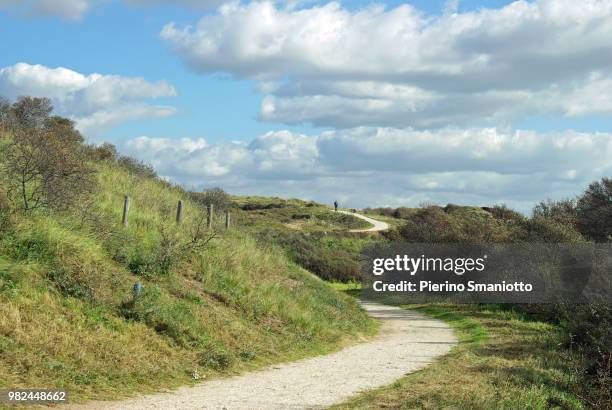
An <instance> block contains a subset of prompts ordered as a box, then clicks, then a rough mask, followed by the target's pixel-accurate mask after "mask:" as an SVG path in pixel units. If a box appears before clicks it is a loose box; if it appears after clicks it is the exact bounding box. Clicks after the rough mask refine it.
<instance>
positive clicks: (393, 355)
mask: <svg viewBox="0 0 612 410" xmlns="http://www.w3.org/2000/svg"><path fill="white" fill-rule="evenodd" d="M363 306H364V308H365V309H366V310H367V311H368V312H369V314H370V315H371V316H373V317H375V318H378V319H380V320H381V321H382V328H381V330H380V333H379V335H378V336H377V337H376V338H375V339H373V340H371V341H368V342H365V343H360V344H357V345H354V346H351V347H347V348H345V349H343V350H341V351H339V352H336V353H332V354H328V355H325V356H319V357H314V358H311V359H304V360H300V361H297V362H291V363H285V364H280V365H276V366H272V367H269V368H267V369H264V370H260V371H255V372H251V373H246V374H243V375H240V376H235V377H231V378H227V379H219V380H211V381H209V382H205V383H202V384H200V385H198V386H194V387H182V388H179V389H177V390H175V391H172V392H169V393H159V394H154V395H150V396H143V397H137V398H133V399H128V400H124V401H119V402H93V403H89V404H87V405H85V406H78V407H74V408H75V409H77V408H78V409H87V410H91V409H117V410H119V409H121V410H131V409H134V410H141V409H164V410H166V409H168V410H169V409H228V410H230V409H249V410H252V409H312V408H321V407H326V406H329V405H332V404H335V403H341V402H343V401H345V400H346V399H348V398H350V397H351V396H353V395H355V394H357V393H359V392H361V391H363V390H367V389H372V388H376V387H381V386H386V385H388V384H391V383H393V382H394V381H395V380H396V379H398V378H400V377H401V376H403V375H404V374H406V373H411V372H414V371H416V370H419V369H421V368H423V367H425V366H427V365H428V364H429V363H431V362H432V361H433V360H435V359H436V358H437V357H439V356H442V355H444V354H446V353H447V352H448V351H449V350H450V349H451V347H452V346H453V345H454V344H455V343H457V339H456V338H455V336H454V334H453V331H452V330H451V329H450V328H449V327H448V326H447V325H446V324H444V323H443V322H440V321H438V320H435V319H430V318H428V317H426V316H424V315H422V314H421V313H418V312H415V311H410V310H404V309H399V308H396V307H391V306H386V305H380V304H376V303H363Z"/></svg>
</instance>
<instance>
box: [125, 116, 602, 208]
mask: <svg viewBox="0 0 612 410" xmlns="http://www.w3.org/2000/svg"><path fill="white" fill-rule="evenodd" d="M120 148H121V150H122V151H125V152H127V153H129V154H131V155H134V156H136V157H138V158H140V159H143V160H145V161H149V162H151V163H152V165H154V166H155V168H156V169H157V170H158V172H159V173H160V174H161V175H164V176H167V177H169V178H171V179H172V180H174V181H176V182H179V183H182V184H184V185H185V186H187V187H194V188H196V189H199V188H202V187H212V186H217V185H218V186H222V187H224V188H225V189H227V190H229V191H230V192H233V193H242V194H267V195H282V196H295V197H300V198H312V199H317V200H320V201H326V202H331V201H333V199H336V198H337V199H340V200H341V201H342V202H343V203H344V204H346V205H350V206H356V207H363V206H368V205H391V206H398V205H411V206H416V205H418V204H419V203H421V202H424V201H434V202H438V203H441V204H446V203H448V202H454V203H461V204H480V205H490V204H495V203H502V202H504V203H507V204H508V205H510V206H514V207H517V208H519V209H521V210H523V211H528V210H529V208H530V207H531V205H532V204H533V203H534V202H536V201H538V200H541V199H545V198H546V197H549V196H550V197H557V198H558V197H563V196H573V195H575V194H576V193H577V192H579V191H580V190H582V189H584V188H585V187H586V185H587V184H588V183H589V182H591V181H593V180H596V179H599V178H600V177H601V175H611V174H612V134H609V133H577V132H564V133H555V134H538V133H536V132H532V131H513V130H510V129H497V128H472V129H464V130H458V129H440V130H438V131H415V130H411V129H393V128H365V127H361V128H355V129H348V130H341V131H326V132H323V133H322V134H320V135H317V136H306V135H300V134H294V133H291V132H288V131H278V132H270V133H267V134H265V135H262V136H260V137H258V138H256V139H255V140H253V141H252V142H250V143H221V144H208V143H206V142H205V141H204V140H202V139H199V140H190V139H182V140H171V139H158V138H149V137H139V138H136V139H133V140H130V141H128V142H126V143H124V144H123V145H121V146H120Z"/></svg>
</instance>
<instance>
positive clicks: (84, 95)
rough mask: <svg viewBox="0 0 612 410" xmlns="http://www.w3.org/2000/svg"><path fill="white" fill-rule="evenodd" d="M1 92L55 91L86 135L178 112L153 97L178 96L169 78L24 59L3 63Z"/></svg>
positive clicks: (11, 94) (50, 94) (62, 106)
mask: <svg viewBox="0 0 612 410" xmlns="http://www.w3.org/2000/svg"><path fill="white" fill-rule="evenodd" d="M0 95H3V96H6V97H8V98H11V99H15V98H17V97H18V96H21V95H30V96H36V97H49V98H51V99H52V101H53V103H54V105H55V107H56V110H57V112H58V113H60V114H62V115H66V116H68V117H70V118H72V119H74V120H75V121H76V122H77V127H78V128H79V129H80V130H81V131H82V132H83V133H84V134H85V135H88V134H89V135H91V134H95V133H97V132H99V131H100V130H102V129H105V128H107V127H109V126H112V125H115V124H118V123H121V122H124V121H129V120H135V119H142V118H157V117H166V116H169V115H173V114H174V113H175V109H174V108H173V107H167V106H160V105H152V104H149V103H147V100H149V99H155V98H160V97H173V96H175V95H176V90H175V89H174V87H172V86H171V85H170V84H168V83H167V82H165V81H159V82H157V83H150V82H148V81H146V80H144V79H143V78H138V77H121V76H117V75H102V74H89V75H84V74H81V73H78V72H76V71H73V70H69V69H67V68H63V67H58V68H49V67H46V66H43V65H30V64H26V63H18V64H15V65H13V66H8V67H4V68H0Z"/></svg>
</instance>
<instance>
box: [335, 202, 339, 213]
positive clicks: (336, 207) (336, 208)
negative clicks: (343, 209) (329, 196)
mask: <svg viewBox="0 0 612 410" xmlns="http://www.w3.org/2000/svg"><path fill="white" fill-rule="evenodd" d="M334 211H336V212H338V201H334Z"/></svg>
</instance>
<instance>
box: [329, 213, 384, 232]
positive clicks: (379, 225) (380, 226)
mask: <svg viewBox="0 0 612 410" xmlns="http://www.w3.org/2000/svg"><path fill="white" fill-rule="evenodd" d="M338 212H340V213H343V214H347V215H353V216H354V217H355V218H359V219H363V220H364V221H367V222H369V223H371V224H372V225H374V226H373V227H371V228H366V229H351V230H350V231H349V232H378V231H386V230H387V229H389V224H388V223H386V222H382V221H377V220H376V219H372V218H369V217H367V216H365V215H361V214H358V213H356V212H349V211H338Z"/></svg>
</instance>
